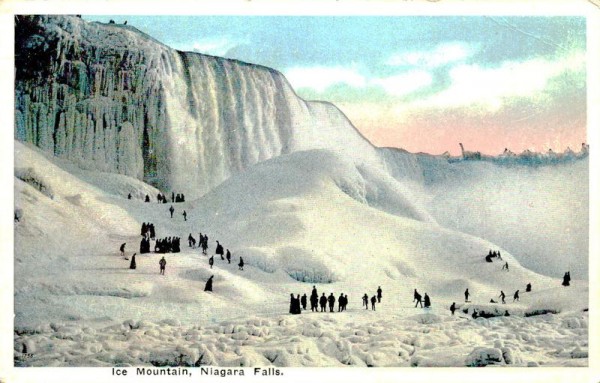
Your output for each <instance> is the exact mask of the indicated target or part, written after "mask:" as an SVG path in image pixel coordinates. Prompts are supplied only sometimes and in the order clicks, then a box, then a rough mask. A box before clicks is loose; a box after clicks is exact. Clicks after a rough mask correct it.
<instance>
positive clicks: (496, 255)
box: [485, 250, 502, 263]
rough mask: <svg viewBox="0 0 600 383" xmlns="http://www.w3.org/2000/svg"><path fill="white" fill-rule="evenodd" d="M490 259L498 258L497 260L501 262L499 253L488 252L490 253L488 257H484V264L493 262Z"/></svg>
mask: <svg viewBox="0 0 600 383" xmlns="http://www.w3.org/2000/svg"><path fill="white" fill-rule="evenodd" d="M492 258H498V260H500V261H501V260H502V255H501V254H500V251H496V250H494V251H492V250H490V252H489V253H488V255H486V256H485V261H486V262H490V263H491V262H493V261H492Z"/></svg>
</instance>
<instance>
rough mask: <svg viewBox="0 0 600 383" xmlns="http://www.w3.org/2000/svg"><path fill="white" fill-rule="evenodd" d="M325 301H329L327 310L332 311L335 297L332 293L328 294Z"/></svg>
mask: <svg viewBox="0 0 600 383" xmlns="http://www.w3.org/2000/svg"><path fill="white" fill-rule="evenodd" d="M327 302H329V312H333V306H335V297H334V296H333V293H331V294H329V297H328V298H327Z"/></svg>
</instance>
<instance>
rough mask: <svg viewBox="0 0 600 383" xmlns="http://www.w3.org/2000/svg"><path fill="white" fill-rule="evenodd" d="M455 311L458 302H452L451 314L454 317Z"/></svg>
mask: <svg viewBox="0 0 600 383" xmlns="http://www.w3.org/2000/svg"><path fill="white" fill-rule="evenodd" d="M455 311H456V302H452V305H451V306H450V312H451V313H452V315H454V312H455Z"/></svg>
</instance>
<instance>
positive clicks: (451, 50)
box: [385, 42, 475, 69]
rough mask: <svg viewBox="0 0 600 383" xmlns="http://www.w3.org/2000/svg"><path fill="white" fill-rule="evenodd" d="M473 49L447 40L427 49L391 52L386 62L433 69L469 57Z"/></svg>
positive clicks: (387, 63)
mask: <svg viewBox="0 0 600 383" xmlns="http://www.w3.org/2000/svg"><path fill="white" fill-rule="evenodd" d="M474 53H475V49H474V48H473V47H472V46H470V45H467V44H466V43H463V42H449V43H443V44H439V45H437V46H435V47H434V48H433V49H431V50H428V51H409V52H399V53H395V54H393V55H392V56H391V57H390V58H389V59H388V60H387V61H386V62H385V64H386V65H389V66H408V67H420V68H426V69H434V68H438V67H441V66H444V65H447V64H451V63H456V62H460V61H463V60H465V59H467V58H469V57H471V56H472V55H473V54H474Z"/></svg>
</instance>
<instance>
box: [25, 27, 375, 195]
mask: <svg viewBox="0 0 600 383" xmlns="http://www.w3.org/2000/svg"><path fill="white" fill-rule="evenodd" d="M16 35H17V39H16V51H17V56H16V57H17V62H16V70H17V73H16V112H15V113H16V115H15V117H16V132H15V134H16V138H17V139H18V140H20V141H25V142H29V143H33V144H35V145H36V146H38V147H40V148H42V149H43V150H45V151H47V152H49V153H52V154H54V155H56V156H58V157H63V158H68V159H69V160H72V161H74V162H76V163H78V164H79V165H80V166H82V167H84V168H88V169H96V170H101V171H108V172H115V173H120V174H125V175H128V176H133V177H136V178H138V179H143V180H145V181H146V182H149V183H151V184H153V185H155V186H157V187H159V188H161V189H163V190H167V191H168V190H173V189H175V190H183V189H185V190H186V191H187V192H188V195H190V196H191V195H201V194H204V193H205V192H206V191H208V190H210V189H211V188H212V187H214V186H216V185H218V184H219V183H221V182H222V181H223V180H225V179H227V178H228V177H229V176H230V175H231V174H234V173H236V172H239V171H241V170H243V169H245V168H247V167H248V166H250V165H252V164H255V163H257V162H260V161H263V160H266V159H268V158H272V157H275V156H278V155H280V154H284V153H290V152H293V151H298V150H305V149H320V148H327V149H333V150H335V151H339V152H343V153H346V154H352V157H353V158H356V159H357V161H358V162H370V163H377V162H378V157H377V154H376V151H375V149H374V148H373V147H372V146H371V145H370V143H369V142H368V141H367V140H365V139H364V138H363V137H362V136H361V135H360V134H359V133H358V131H356V129H355V128H354V127H353V126H352V125H351V124H350V122H349V121H348V120H347V119H346V117H345V116H344V115H343V114H342V113H341V112H340V111H339V110H338V109H337V108H336V107H335V106H333V105H331V104H328V103H322V102H306V101H304V100H302V99H300V98H299V97H297V96H296V94H295V93H294V91H293V90H292V88H291V87H290V85H289V84H288V83H287V81H286V79H285V78H284V77H283V76H282V75H281V74H280V73H279V72H277V71H275V70H273V69H269V68H265V67H262V66H257V65H252V64H247V63H244V62H240V61H235V60H228V59H223V58H219V57H213V56H207V55H201V54H197V53H189V52H180V51H176V50H174V49H171V48H169V47H167V46H165V45H163V44H161V43H159V42H158V41H156V40H154V39H152V38H151V37H149V36H147V35H145V34H143V33H141V32H140V31H138V30H136V29H135V28H133V27H130V26H125V25H117V24H101V23H88V22H86V21H84V20H82V19H80V18H77V17H71V16H34V17H18V19H17V22H16ZM190 185H192V186H190Z"/></svg>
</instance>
